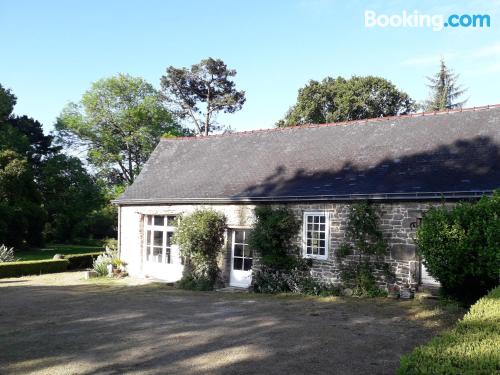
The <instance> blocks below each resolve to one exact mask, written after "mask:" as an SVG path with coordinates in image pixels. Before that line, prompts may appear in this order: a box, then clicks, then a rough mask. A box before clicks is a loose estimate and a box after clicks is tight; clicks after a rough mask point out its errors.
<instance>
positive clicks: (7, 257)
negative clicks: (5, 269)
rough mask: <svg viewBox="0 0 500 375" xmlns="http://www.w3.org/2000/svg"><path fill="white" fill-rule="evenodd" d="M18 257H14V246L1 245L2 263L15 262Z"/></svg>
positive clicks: (0, 255)
mask: <svg viewBox="0 0 500 375" xmlns="http://www.w3.org/2000/svg"><path fill="white" fill-rule="evenodd" d="M15 260H16V258H15V257H14V248H13V247H7V246H5V245H1V246H0V263H3V262H14V261H15Z"/></svg>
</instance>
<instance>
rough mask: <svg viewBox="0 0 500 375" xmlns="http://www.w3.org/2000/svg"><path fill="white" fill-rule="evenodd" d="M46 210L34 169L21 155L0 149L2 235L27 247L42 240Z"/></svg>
mask: <svg viewBox="0 0 500 375" xmlns="http://www.w3.org/2000/svg"><path fill="white" fill-rule="evenodd" d="M45 216H46V214H45V211H44V209H43V208H42V206H41V196H40V192H39V191H38V189H37V186H36V184H35V181H34V177H33V173H32V170H31V168H30V166H29V164H28V162H27V160H26V158H23V157H22V156H21V155H19V154H18V153H16V152H15V151H12V150H1V149H0V238H2V241H3V242H5V244H6V245H7V246H14V247H16V248H24V247H27V246H37V245H41V244H42V243H43V238H42V230H43V223H44V221H45Z"/></svg>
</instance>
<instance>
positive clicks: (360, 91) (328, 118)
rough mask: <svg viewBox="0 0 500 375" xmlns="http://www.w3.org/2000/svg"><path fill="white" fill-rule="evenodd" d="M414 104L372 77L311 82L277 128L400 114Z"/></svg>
mask: <svg viewBox="0 0 500 375" xmlns="http://www.w3.org/2000/svg"><path fill="white" fill-rule="evenodd" d="M415 109H416V108H415V102H414V101H413V100H412V99H411V98H410V97H409V96H408V94H406V93H404V92H402V91H400V90H398V89H397V88H396V86H394V85H393V84H392V83H391V82H390V81H388V80H386V79H383V78H380V77H373V76H366V77H357V76H353V77H352V78H349V79H345V78H342V77H337V78H331V77H326V78H325V79H323V80H322V81H321V82H318V81H314V80H311V81H309V83H308V84H307V85H306V86H305V87H303V88H301V89H300V90H299V93H298V96H297V103H296V104H295V105H294V106H293V107H292V108H290V110H289V111H288V113H287V114H286V115H285V118H284V119H283V120H280V121H279V122H278V123H277V124H276V125H277V126H278V127H286V126H294V125H301V124H307V123H317V124H320V123H327V122H338V121H349V120H361V119H367V118H374V117H386V116H396V115H403V114H408V113H410V112H413V111H414V110H415Z"/></svg>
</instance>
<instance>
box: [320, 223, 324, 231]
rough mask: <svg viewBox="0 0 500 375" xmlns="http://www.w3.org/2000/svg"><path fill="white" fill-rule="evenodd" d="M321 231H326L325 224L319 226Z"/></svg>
mask: <svg viewBox="0 0 500 375" xmlns="http://www.w3.org/2000/svg"><path fill="white" fill-rule="evenodd" d="M319 230H320V231H322V232H324V231H325V224H320V225H319Z"/></svg>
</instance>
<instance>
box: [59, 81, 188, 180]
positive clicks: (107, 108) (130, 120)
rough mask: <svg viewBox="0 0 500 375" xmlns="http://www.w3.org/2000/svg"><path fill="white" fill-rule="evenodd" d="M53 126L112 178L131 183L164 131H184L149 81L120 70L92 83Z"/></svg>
mask: <svg viewBox="0 0 500 375" xmlns="http://www.w3.org/2000/svg"><path fill="white" fill-rule="evenodd" d="M56 130H57V131H58V133H59V138H58V139H59V142H61V143H63V144H69V145H70V146H72V147H75V148H80V149H81V148H83V149H84V150H86V151H87V158H88V161H89V163H90V164H91V165H92V166H93V167H94V168H96V170H97V171H98V172H99V175H101V176H103V177H105V178H106V179H107V180H108V181H109V182H111V183H113V184H131V183H132V182H133V181H134V179H135V177H136V176H137V175H138V173H139V171H140V169H141V167H142V166H143V165H144V163H145V162H146V160H147V159H148V157H149V155H150V154H151V152H152V151H153V149H154V147H155V146H156V144H157V143H158V141H159V139H160V137H161V136H162V135H163V134H173V135H182V134H183V131H182V129H181V127H180V126H179V125H178V124H176V122H175V121H174V120H173V119H172V116H171V114H170V113H169V112H168V111H167V110H166V109H165V108H164V107H163V105H162V104H161V100H160V98H159V94H158V92H157V91H156V90H155V89H154V88H153V86H152V85H151V84H149V83H147V82H146V81H145V80H143V79H142V78H136V77H131V76H129V75H123V74H119V75H117V76H114V77H110V78H106V79H101V80H99V81H97V82H95V83H93V84H92V87H91V89H90V90H88V91H87V92H86V93H85V94H83V97H82V99H81V101H80V103H79V104H76V103H70V104H69V105H68V106H67V107H66V108H65V109H64V110H63V111H62V113H61V115H60V117H59V119H58V122H57V124H56Z"/></svg>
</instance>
